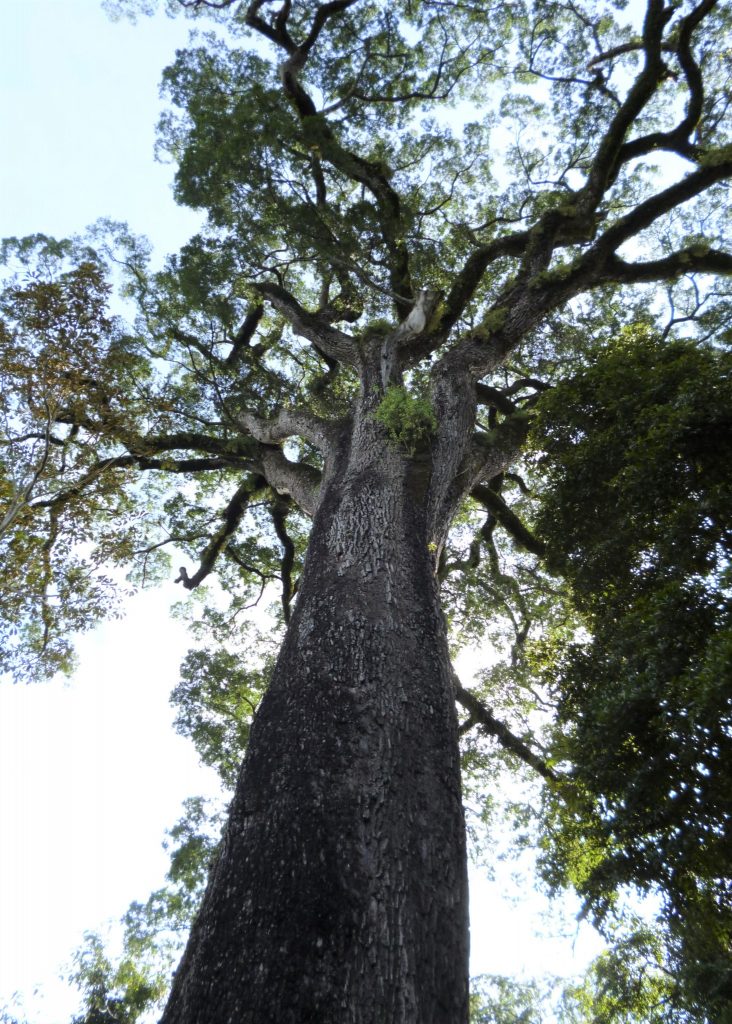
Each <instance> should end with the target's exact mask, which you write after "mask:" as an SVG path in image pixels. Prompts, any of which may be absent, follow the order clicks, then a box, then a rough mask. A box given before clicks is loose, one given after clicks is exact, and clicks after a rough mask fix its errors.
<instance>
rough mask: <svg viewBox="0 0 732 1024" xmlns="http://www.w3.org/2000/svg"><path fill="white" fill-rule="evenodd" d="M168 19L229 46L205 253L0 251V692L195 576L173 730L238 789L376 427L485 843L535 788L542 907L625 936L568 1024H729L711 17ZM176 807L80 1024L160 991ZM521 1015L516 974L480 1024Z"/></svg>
mask: <svg viewBox="0 0 732 1024" xmlns="http://www.w3.org/2000/svg"><path fill="white" fill-rule="evenodd" d="M151 6H154V5H152V4H150V3H148V2H146V0H145V2H139V3H132V2H127V3H124V2H110V3H108V4H107V7H108V8H110V10H111V11H112V13H116V14H124V13H128V14H134V13H145V12H146V10H149V9H150V8H151ZM169 7H170V8H171V11H173V10H178V11H180V10H181V9H185V11H186V12H187V13H188V14H189V15H190V16H191V17H192V18H193V19H194V21H195V22H196V23H197V22H198V19H201V20H202V21H203V20H204V19H208V20H207V21H203V23H204V24H206V25H207V31H205V32H202V33H200V34H196V35H194V36H193V37H192V39H191V43H190V46H189V47H187V48H186V49H185V50H181V51H179V52H178V53H177V54H176V56H175V60H174V61H173V62H172V64H171V65H170V66H169V67H168V68H167V69H166V70H165V72H164V75H163V87H164V96H165V98H166V107H165V110H164V113H163V115H162V117H161V121H160V126H159V147H160V152H161V154H164V155H165V156H167V157H170V158H172V159H173V160H174V161H175V163H176V166H177V174H176V184H175V190H176V197H177V199H178V201H179V202H180V203H181V204H184V205H187V206H190V207H193V208H194V209H197V210H201V211H204V212H205V214H206V225H205V227H204V228H203V229H202V230H201V232H200V233H199V234H198V235H197V236H195V237H194V238H192V239H191V240H190V242H189V243H188V244H187V245H186V246H185V247H184V248H183V249H182V250H181V251H180V252H179V253H178V254H175V255H171V256H170V257H168V259H167V260H166V262H165V264H164V266H163V267H162V268H161V269H156V268H155V264H154V262H153V261H152V259H151V253H150V250H149V246H148V245H147V243H146V242H145V240H144V239H142V238H139V237H137V236H135V235H134V234H133V233H132V232H130V231H129V230H128V229H127V228H126V227H125V226H124V225H120V224H115V223H110V222H106V221H100V222H99V223H98V224H97V225H96V226H95V227H94V228H93V229H90V230H89V231H88V232H87V233H86V234H85V235H84V236H80V237H78V238H74V239H66V240H55V239H52V238H49V237H46V236H40V235H37V236H33V237H31V238H25V239H9V240H6V241H5V243H4V244H3V248H2V262H3V265H4V267H5V268H6V275H5V283H4V287H3V291H2V297H1V298H0V423H1V429H2V435H1V443H2V450H1V451H0V550H1V551H2V557H3V562H4V566H5V573H4V578H3V585H2V588H0V637H1V641H0V670H1V671H2V672H4V673H8V674H10V675H11V676H12V677H13V678H16V679H27V680H33V679H37V678H41V677H43V676H46V675H48V674H51V673H53V672H55V671H58V670H61V671H67V672H68V671H70V669H71V667H72V665H73V647H72V642H73V633H74V632H75V631H78V630H83V629H88V628H90V627H91V626H92V625H93V624H94V623H96V622H98V621H99V619H100V618H102V617H104V616H106V615H109V614H110V613H113V610H114V608H115V600H116V598H117V597H118V596H119V595H120V594H123V593H124V592H125V590H126V588H127V587H128V586H144V585H148V584H153V583H155V582H156V581H157V580H159V579H161V578H163V577H165V576H166V575H167V574H170V573H172V572H174V570H172V569H171V564H173V563H172V562H171V557H173V556H174V557H175V561H176V562H178V561H180V562H181V563H182V565H181V567H180V568H179V569H177V580H178V582H179V583H180V584H181V586H182V588H184V589H185V590H188V591H197V592H199V593H200V592H201V591H203V590H204V589H205V588H206V587H207V588H208V589H207V591H206V598H205V599H204V600H203V601H202V602H198V603H197V604H196V605H195V606H194V610H193V612H192V616H193V618H194V619H195V622H194V625H193V627H192V628H193V631H194V636H195V637H196V641H197V643H198V645H199V646H197V647H196V649H195V650H193V651H192V652H191V653H190V655H189V656H188V658H187V660H186V662H185V664H184V666H183V670H182V679H181V683H180V685H179V687H178V688H177V690H176V691H175V693H174V695H173V700H174V702H175V703H176V705H177V708H178V725H179V728H180V729H181V731H182V732H184V733H186V734H188V735H190V736H191V737H192V739H193V740H194V742H195V743H196V745H197V748H198V750H199V752H200V754H201V757H202V758H203V760H204V761H206V763H210V764H213V765H215V766H216V767H217V768H218V769H219V771H220V773H221V776H222V780H223V782H224V783H225V784H226V785H228V786H232V785H233V784H234V782H235V777H236V772H237V767H238V763H239V761H240V759H241V756H242V752H243V750H244V748H245V747H246V744H247V741H248V735H249V724H250V722H251V720H252V716H253V714H254V712H255V709H256V707H257V704H258V702H259V699H260V697H261V694H262V692H263V691H264V689H265V688H266V682H267V679H268V677H269V673H270V671H271V662H272V660H273V657H274V653H275V649H276V641H277V635H278V634H277V632H276V630H275V627H273V632H272V634H271V635H269V636H268V637H267V638H266V639H265V638H260V639H261V642H262V647H261V650H262V657H261V658H260V659H259V660H257V659H256V658H254V657H253V656H252V655H251V647H252V640H251V637H252V630H253V628H254V627H252V626H251V625H247V623H246V612H247V609H248V608H250V607H251V606H252V605H253V604H255V603H257V602H258V601H259V600H260V599H261V598H262V595H264V594H266V595H269V594H271V593H273V592H276V593H277V599H278V612H277V616H278V619H279V624H278V625H279V627H283V626H286V625H287V623H288V622H289V621H290V617H291V614H292V611H293V608H294V607H295V606H296V602H297V593H298V581H299V578H300V576H301V574H302V568H303V559H304V557H305V553H306V550H307V544H308V536H309V530H310V522H311V520H312V517H313V516H314V515H315V513H316V510H317V508H318V503H319V500H320V495H321V493H322V487H323V486H324V485H323V481H324V480H327V479H328V474H329V472H330V466H331V461H332V457H333V451H334V450H335V448H336V447H337V445H338V444H340V443H341V441H339V438H342V437H343V436H345V435H344V431H346V432H347V430H348V429H349V424H351V425H352V424H353V422H354V421H355V419H357V418H358V416H359V415H361V414H362V412H363V410H364V409H365V408H366V409H367V410H368V417H370V422H372V423H373V424H375V425H376V426H375V429H377V430H380V431H382V432H383V434H384V436H385V437H386V438H387V439H388V440H389V443H390V445H391V446H392V449H393V450H394V451H395V452H397V453H398V454H399V457H400V458H402V459H403V460H405V464H408V465H409V472H410V474H411V476H410V480H412V481H414V483H413V486H414V487H415V488H418V489H419V488H421V491H420V493H423V494H424V502H425V507H426V509H427V513H426V515H427V523H428V548H429V551H430V554H431V557H432V561H433V567H434V572H435V574H436V576H437V578H438V579H439V581H440V586H441V596H442V601H443V607H444V610H445V613H446V615H447V618H448V621H449V624H450V628H451V638H452V642H453V644H454V648H455V650H456V651H457V650H458V649H460V648H461V647H462V646H465V645H467V644H473V645H477V646H478V647H479V648H481V649H482V650H484V651H485V652H486V668H485V671H484V672H483V673H482V675H481V678H480V680H479V681H478V683H476V685H475V686H472V687H465V686H463V685H462V684H461V683H460V681H459V680H457V679H456V680H455V694H456V699H457V702H458V704H459V707H460V709H461V711H460V713H461V726H460V732H461V736H462V744H463V767H464V779H465V786H466V788H467V789H468V790H469V792H470V793H471V794H478V795H479V797H480V800H481V801H482V802H483V804H484V806H485V808H486V811H485V815H484V817H486V818H488V817H490V814H489V811H490V802H491V795H492V796H493V797H495V792H494V790H495V779H496V778H497V777H498V778H505V777H506V775H507V773H508V772H518V773H519V774H522V773H523V774H525V775H526V776H529V777H533V778H535V779H536V780H537V782H536V783H535V784H536V785H538V783H539V782H541V785H542V800H541V807H540V809H537V808H536V807H535V806H534V807H524V808H523V809H522V811H521V813H520V820H521V823H522V831H523V832H524V833H525V837H526V839H527V841H531V842H534V843H535V844H536V846H537V847H538V848H539V850H540V864H541V871H542V873H543V875H544V878H545V881H546V882H547V884H548V885H549V886H550V887H552V888H553V889H555V890H561V889H562V888H564V887H573V888H574V889H575V890H576V891H577V892H578V893H579V894H580V896H581V898H582V899H583V900H584V906H585V912H586V913H587V914H588V915H590V916H592V917H593V919H595V920H596V922H597V923H598V925H599V926H600V927H602V928H603V929H604V930H605V932H606V933H607V935H608V936H609V937H610V939H611V940H613V937H614V940H613V941H614V944H613V945H612V947H611V950H610V952H609V953H608V954H606V956H605V959H604V960H601V961H599V962H598V964H597V965H595V967H594V968H593V971H592V972H591V974H590V975H589V976H588V978H587V979H585V981H584V982H582V983H581V984H579V985H578V987H576V988H575V989H574V990H572V991H571V992H570V991H567V992H566V993H565V994H564V996H563V997H562V998H563V1004H562V1005H563V1010H562V1013H563V1014H564V1016H563V1017H562V1018H561V1019H563V1020H567V1021H572V1022H574V1021H590V1020H592V1021H595V1020H597V1021H599V1020H603V1021H608V1022H610V1021H618V1022H620V1021H625V1020H647V1021H649V1022H651V1021H652V1022H657V1021H685V1020H689V1021H700V1022H704V1021H709V1022H711V1021H717V1022H719V1021H725V1020H731V1019H732V1018H730V1016H729V1013H730V1011H729V1007H730V1006H732V970H731V968H730V964H731V962H732V961H731V959H730V943H731V941H732V900H731V898H730V896H731V893H730V881H729V879H730V853H729V851H730V849H732V846H731V845H730V839H731V838H732V837H731V836H730V828H731V827H732V826H731V824H730V823H731V821H732V764H731V763H730V755H731V753H732V749H731V747H730V743H731V741H732V721H731V719H730V695H729V680H730V678H732V664H731V662H732V626H731V622H730V615H731V611H732V609H731V606H730V567H729V559H730V546H731V545H732V533H731V531H730V512H729V510H730V508H731V507H732V501H731V500H730V499H732V493H730V492H731V491H732V472H731V470H732V465H731V464H730V463H731V458H732V456H731V454H730V453H731V452H732V445H731V444H730V441H731V440H732V421H731V420H730V408H731V407H732V403H731V401H730V400H731V399H732V383H731V374H730V369H731V366H730V353H729V340H730V336H731V335H730V329H731V326H730V323H731V321H730V316H731V314H732V309H731V307H730V289H729V283H728V278H729V275H730V274H731V273H732V248H731V247H730V245H731V243H730V239H729V229H728V223H727V218H726V212H727V205H728V194H729V179H730V177H731V176H732V139H731V138H730V109H729V108H730V100H731V99H732V95H731V92H730V89H731V87H732V83H731V81H730V65H729V61H728V60H726V59H724V58H725V56H726V55H728V50H729V38H730V35H729V33H730V27H731V22H732V10H731V9H730V5H729V4H728V3H725V2H715V0H701V2H699V3H693V2H683V0H681V2H673V3H668V4H664V3H663V2H659V0H648V2H647V3H646V4H645V5H628V4H626V3H624V2H620V0H617V2H603V3H595V2H593V3H590V2H589V0H588V2H585V0H568V2H558V0H526V2H502V0H496V2H491V3H488V4H479V5H474V4H470V3H460V2H455V3H453V2H445V0H421V2H413V0H404V2H392V3H389V4H383V3H381V2H367V0H332V2H328V3H323V4H320V5H310V4H303V3H298V2H291V0H284V2H282V3H281V4H274V3H271V2H269V0H253V2H250V3H245V2H237V0H220V2H217V0H172V2H171V3H170V4H169ZM139 30H140V31H144V25H141V26H140V29H139ZM125 580H126V581H127V582H125ZM489 650H490V652H491V653H490V655H488V651H489ZM188 811H189V815H188V818H187V819H186V822H187V824H183V825H181V826H180V827H179V830H178V832H177V833H176V835H175V837H174V838H176V839H181V840H182V845H181V847H180V848H179V849H178V851H177V853H176V855H175V856H174V860H173V868H172V870H171V888H170V889H166V890H163V891H161V893H159V894H154V895H153V897H151V902H150V903H149V904H148V905H147V906H146V907H141V906H137V907H136V908H134V907H133V908H132V909H131V911H130V915H128V919H127V945H128V953H129V957H128V958H127V959H126V960H124V961H123V962H122V964H121V966H119V967H117V968H113V967H112V965H111V964H110V962H109V961H108V960H106V957H105V954H104V952H103V950H102V949H101V947H100V946H99V945H98V944H97V942H96V940H95V939H92V940H91V942H90V946H89V949H88V950H87V951H86V952H85V953H82V954H80V960H79V973H78V980H79V981H80V982H81V983H82V985H84V986H85V989H86V992H87V1004H88V1005H87V1015H86V1016H85V1017H84V1020H86V1021H88V1022H91V1021H92V1020H96V1019H100V1020H101V1019H106V1018H105V1017H104V1014H106V1013H108V1012H112V1011H113V1012H114V1013H116V1014H117V1017H116V1018H115V1019H120V1020H135V1019H137V1017H138V1016H139V1015H140V1013H143V1012H144V1011H145V1009H146V1007H148V1006H149V1005H150V1004H151V1003H152V1002H154V1001H155V1000H156V999H158V998H159V997H160V994H161V992H162V991H163V990H164V988H165V986H164V985H163V984H162V983H161V981H160V978H159V977H158V976H157V975H156V974H155V971H156V970H159V968H158V967H156V966H154V965H153V966H152V967H145V966H144V963H145V957H146V956H148V954H149V953H150V951H151V950H152V951H155V955H156V956H157V955H158V954H160V951H161V949H162V948H163V947H165V949H166V950H169V949H173V950H176V949H177V948H178V945H177V940H176V938H175V936H176V934H177V933H178V932H179V931H184V930H185V927H186V926H187V923H188V921H189V920H190V916H191V914H192V913H193V909H194V907H195V906H196V905H197V900H198V898H199V896H200V890H201V886H202V884H203V880H204V878H205V864H206V863H207V862H208V858H209V857H210V856H211V852H212V848H213V841H212V840H211V839H210V837H209V836H208V835H207V833H206V829H205V827H204V819H205V815H204V813H203V809H202V807H201V805H200V803H195V802H194V803H191V804H190V806H189V808H188ZM476 827H477V826H476ZM181 851H182V852H181ZM629 892H635V893H640V894H643V895H647V896H649V897H651V898H652V900H654V901H655V905H656V906H657V912H656V914H655V919H654V921H653V922H652V927H650V926H649V923H648V922H647V921H646V922H643V923H640V924H639V923H638V922H636V921H634V920H633V918H632V914H629V912H628V910H627V899H625V898H624V895H623V894H627V893H629ZM161 935H162V936H163V938H162V939H161ZM163 955H164V951H163ZM170 955H172V954H170ZM135 958H137V960H136V959H135ZM140 963H142V964H143V966H140ZM151 963H152V961H151ZM165 969H167V968H165ZM115 971H116V973H115ZM146 971H148V974H146V973H145V972H146ZM150 972H152V973H150ZM115 986H116V988H115ZM110 992H112V994H111V995H110ZM120 992H123V993H124V994H123V995H120V994H119V993H120ZM115 993H116V994H115ZM476 998H477V997H476ZM537 998H538V990H537V991H534V990H533V989H532V990H531V991H529V990H526V991H519V990H518V989H515V988H512V987H511V985H510V984H509V983H508V982H500V981H499V982H495V983H494V988H493V990H492V992H490V993H488V995H485V996H484V1001H483V1007H482V1008H481V1006H480V1005H479V1002H476V1004H475V1011H474V1012H475V1020H476V1021H477V1020H483V1019H496V1020H502V1019H506V1020H511V1019H526V1020H531V1019H539V1018H538V1017H536V1018H534V1017H532V1016H531V1014H532V1013H534V1014H535V1013H538V1012H539V1011H538V1010H536V1009H535V1006H536V1000H537ZM114 999H117V1000H118V1002H117V1003H115V1004H114V1005H113V1004H112V1002H110V1000H114ZM120 1000H121V1002H119V1001H120ZM486 1000H487V1002H486ZM122 1006H123V1007H124V1009H123V1010H122V1009H120V1007H122ZM115 1007H117V1008H116V1009H115ZM486 1007H487V1008H486ZM532 1007H534V1008H533V1009H532ZM94 1014H97V1016H94ZM120 1014H121V1015H120ZM481 1014H482V1016H481ZM486 1014H488V1016H486ZM490 1014H492V1016H490ZM501 1014H503V1016H501ZM519 1014H522V1015H523V1016H520V1017H519V1016H518V1015H519ZM511 1015H513V1016H511Z"/></svg>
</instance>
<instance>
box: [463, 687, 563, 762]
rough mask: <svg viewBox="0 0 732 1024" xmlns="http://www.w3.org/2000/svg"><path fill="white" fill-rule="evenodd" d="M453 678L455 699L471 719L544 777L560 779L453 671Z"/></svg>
mask: <svg viewBox="0 0 732 1024" xmlns="http://www.w3.org/2000/svg"><path fill="white" fill-rule="evenodd" d="M452 679H453V685H454V687H455V699H456V700H457V702H458V703H459V704H462V706H463V707H464V708H465V710H466V711H467V712H468V714H469V715H470V719H472V720H473V721H474V722H476V723H477V724H478V725H481V726H482V727H483V729H485V731H486V732H487V733H488V735H489V736H493V737H495V739H497V740H498V742H499V743H500V744H501V746H502V747H503V748H504V750H509V751H510V752H511V753H512V754H515V755H516V757H518V758H520V759H521V760H522V761H523V762H524V764H527V765H529V767H530V768H533V769H534V771H536V772H538V773H539V775H541V776H542V778H544V779H547V781H549V782H558V781H559V780H558V778H557V775H556V773H555V772H554V771H552V769H551V768H550V767H549V765H548V764H547V763H546V761H545V760H544V759H543V758H541V757H539V755H538V754H536V753H535V752H534V751H533V750H532V749H531V747H529V746H528V745H527V744H526V743H524V741H523V740H522V739H520V738H519V737H518V736H516V735H515V734H514V733H512V732H511V730H510V729H509V728H508V726H507V725H504V723H503V722H501V721H499V720H498V719H497V718H496V716H495V715H494V714H493V712H492V711H491V709H490V708H487V707H486V706H485V704H483V702H482V701H481V700H479V699H478V698H477V697H476V696H475V694H474V693H471V691H470V690H467V689H466V688H465V687H464V686H463V685H462V684H461V682H460V680H459V679H458V677H457V675H456V674H455V673H453V677H452ZM470 719H469V720H470Z"/></svg>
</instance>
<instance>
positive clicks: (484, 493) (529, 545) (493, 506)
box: [470, 484, 546, 557]
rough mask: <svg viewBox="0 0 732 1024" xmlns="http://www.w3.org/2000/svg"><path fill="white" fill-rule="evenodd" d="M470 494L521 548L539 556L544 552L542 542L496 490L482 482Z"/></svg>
mask: <svg viewBox="0 0 732 1024" xmlns="http://www.w3.org/2000/svg"><path fill="white" fill-rule="evenodd" d="M470 496H471V498H475V500H476V501H478V502H480V504H481V505H482V506H483V507H484V508H485V509H488V510H489V511H490V512H492V513H493V515H494V516H495V517H496V519H497V520H498V522H499V523H500V524H501V526H502V527H503V528H504V529H505V530H506V531H507V533H510V535H511V536H512V537H513V539H514V540H515V541H516V543H517V544H519V545H520V546H521V547H522V548H525V549H526V551H530V552H531V553H532V554H533V555H538V556H539V557H542V556H543V555H544V554H545V553H546V545H545V544H544V542H543V541H541V540H539V538H538V537H535V536H534V534H533V533H532V532H531V530H529V528H528V527H527V526H525V525H524V524H523V523H522V522H521V520H520V519H519V517H518V516H517V515H516V513H515V512H514V511H513V510H512V509H511V508H509V506H508V505H507V504H506V502H505V501H504V500H503V498H502V497H501V495H500V494H498V492H497V491H494V490H493V489H492V488H490V487H487V486H485V485H484V484H478V485H477V486H475V487H474V488H473V489H472V491H471V492H470Z"/></svg>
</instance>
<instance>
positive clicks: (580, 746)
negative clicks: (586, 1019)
mask: <svg viewBox="0 0 732 1024" xmlns="http://www.w3.org/2000/svg"><path fill="white" fill-rule="evenodd" d="M730 370H732V362H731V361H730V357H729V354H728V353H727V352H725V351H722V350H718V349H714V348H711V347H700V346H698V345H696V344H692V343H690V342H683V341H676V342H671V341H666V340H663V339H660V338H659V337H658V336H657V335H654V334H653V333H652V332H650V331H648V330H647V329H645V328H639V329H636V330H634V331H632V332H627V333H626V334H625V335H624V336H622V337H620V338H619V339H618V342H617V343H616V344H615V345H614V346H612V347H611V348H610V349H609V350H608V351H607V352H605V353H603V354H602V355H601V356H600V357H599V358H598V359H597V362H596V363H595V364H594V365H593V366H591V367H588V368H586V369H585V370H584V371H582V372H581V373H580V374H578V375H576V376H574V377H572V378H571V379H569V380H567V381H566V382H563V383H562V384H560V385H559V386H557V387H556V388H555V389H554V391H553V392H551V393H550V394H549V395H547V396H546V397H545V399H543V400H542V404H541V408H540V415H539V423H538V425H537V428H536V437H537V444H539V445H540V446H541V448H542V450H543V452H544V454H543V455H542V457H541V459H540V463H541V466H542V468H543V471H544V472H545V474H546V479H547V487H546V489H545V490H544V491H543V493H542V499H541V508H540V513H539V519H538V526H539V530H540V532H541V533H542V534H543V535H544V537H545V538H546V541H547V552H548V559H549V563H550V565H551V566H552V567H553V568H554V569H555V571H557V572H560V573H561V574H562V575H563V576H564V577H565V578H567V579H568V580H570V581H571V584H572V593H573V599H574V601H575V602H576V604H577V607H578V608H579V609H580V611H581V612H582V614H583V617H584V622H585V623H586V626H587V630H588V633H587V639H582V638H581V637H577V636H576V637H575V639H573V640H571V639H568V640H567V642H565V644H564V645H563V646H562V647H561V648H560V649H559V650H558V651H557V652H556V657H555V658H554V659H553V660H552V661H551V662H550V663H549V666H548V668H547V669H546V674H547V677H548V678H549V686H550V688H551V691H552V692H553V694H554V695H555V698H556V701H557V709H558V714H557V723H556V727H555V728H554V732H553V757H554V759H555V761H556V763H557V764H558V766H561V769H562V771H563V772H564V773H567V778H568V782H569V784H570V787H571V788H570V793H571V794H572V795H570V796H569V797H566V798H565V797H564V796H563V795H562V794H561V793H555V794H551V795H549V796H548V800H547V812H548V819H547V831H546V834H545V837H544V840H543V846H544V850H545V853H544V858H545V871H546V873H547V877H548V878H549V879H550V880H551V881H552V883H553V884H555V885H560V884H566V883H567V882H570V883H571V884H573V885H574V886H575V887H576V888H577V889H578V890H579V892H580V893H581V894H582V895H583V896H584V897H585V899H586V900H587V904H588V906H589V907H590V908H591V909H592V910H593V911H594V912H595V913H596V914H597V915H598V916H599V918H600V919H602V918H603V917H604V915H605V914H606V913H607V912H608V910H610V909H611V908H612V906H613V903H614V899H615V892H616V889H617V887H618V886H620V885H634V886H636V887H639V888H640V889H642V890H644V891H660V892H661V893H663V898H664V917H665V919H666V922H667V927H668V928H669V932H670V941H671V949H672V951H673V958H674V961H675V971H677V972H678V977H679V978H681V979H683V983H684V984H685V985H686V984H688V986H689V992H690V993H691V994H690V995H689V999H690V1004H689V1005H690V1007H691V1008H693V1009H694V1011H695V1012H697V1013H699V1014H701V1015H702V1016H701V1018H700V1019H707V1017H705V1016H704V1015H705V1014H706V1015H708V1019H709V1020H712V1019H714V1020H720V1019H722V1017H721V1016H720V1014H722V1013H723V1012H726V1010H724V1008H725V1007H728V1006H729V1005H730V999H731V998H732V990H731V989H730V988H729V984H730V974H729V947H730V940H731V938H732V903H730V898H729V897H730V894H729V883H728V878H729V875H730V873H731V869H732V863H730V859H729V850H730V828H731V827H732V788H731V785H732V783H731V780H732V745H731V744H732V717H731V712H732V705H731V703H730V694H729V679H730V677H731V676H730V671H731V669H732V662H731V661H730V656H731V654H732V645H731V640H732V632H731V629H730V627H731V626H732V620H731V618H730V614H731V612H732V605H731V604H730V596H731V595H730V589H729V559H730V553H731V550H730V549H731V545H732V532H731V531H730V508H731V507H732V489H731V488H732V483H731V482H732V461H731V458H732V433H731V432H730V425H731V424H730V417H729V410H730V408H731V407H732V406H731V404H730V403H731V400H732V378H731V376H730Z"/></svg>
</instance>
